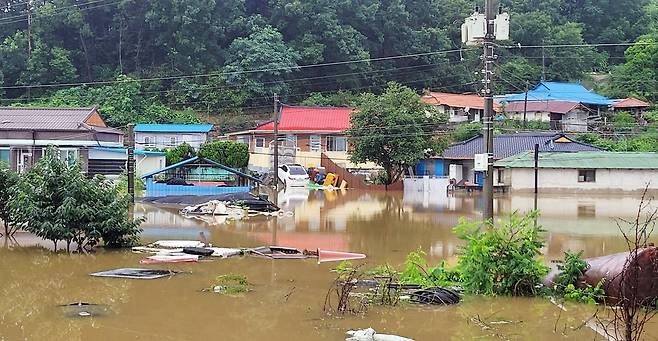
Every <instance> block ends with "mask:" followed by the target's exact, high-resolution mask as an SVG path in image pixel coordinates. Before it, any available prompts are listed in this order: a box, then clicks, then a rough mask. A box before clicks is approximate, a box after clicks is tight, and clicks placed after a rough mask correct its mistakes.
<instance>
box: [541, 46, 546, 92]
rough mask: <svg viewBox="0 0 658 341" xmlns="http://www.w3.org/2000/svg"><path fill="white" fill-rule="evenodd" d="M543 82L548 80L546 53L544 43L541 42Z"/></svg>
mask: <svg viewBox="0 0 658 341" xmlns="http://www.w3.org/2000/svg"><path fill="white" fill-rule="evenodd" d="M541 80H542V82H543V81H545V80H546V53H545V52H544V41H543V40H542V41H541Z"/></svg>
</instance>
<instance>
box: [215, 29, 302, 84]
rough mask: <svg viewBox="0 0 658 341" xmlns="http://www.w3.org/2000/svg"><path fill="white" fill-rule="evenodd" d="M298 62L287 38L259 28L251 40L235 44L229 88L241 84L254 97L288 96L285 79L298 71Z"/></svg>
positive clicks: (229, 65)
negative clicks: (284, 39)
mask: <svg viewBox="0 0 658 341" xmlns="http://www.w3.org/2000/svg"><path fill="white" fill-rule="evenodd" d="M298 59H299V56H298V55H297V53H296V52H295V51H293V50H291V49H290V48H289V47H288V46H287V45H286V44H285V43H284V41H283V35H281V33H280V32H279V31H277V30H276V29H275V28H273V27H271V26H265V27H263V28H256V27H255V28H254V32H253V33H251V34H250V35H249V36H247V37H241V38H237V39H235V40H234V41H233V42H232V43H231V46H229V50H228V59H227V65H226V67H225V68H224V72H226V73H227V74H228V82H229V84H240V85H241V86H242V87H244V88H246V89H247V90H248V91H249V92H250V93H252V94H255V95H259V96H271V95H272V94H273V93H279V94H282V95H286V94H287V93H288V92H289V87H288V84H287V83H285V81H284V79H285V77H286V76H287V75H290V74H291V73H292V72H293V71H295V70H297V60H298ZM256 70H265V71H258V72H255V71H256Z"/></svg>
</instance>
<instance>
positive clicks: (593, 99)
mask: <svg viewBox="0 0 658 341" xmlns="http://www.w3.org/2000/svg"><path fill="white" fill-rule="evenodd" d="M504 100H505V101H507V102H519V101H524V100H525V92H523V93H520V94H514V95H507V96H505V99H504ZM528 100H529V101H568V102H578V103H583V104H590V105H612V104H613V103H614V101H613V100H611V99H609V98H607V97H605V96H601V95H599V94H597V93H594V92H592V91H589V90H587V89H585V87H584V86H582V85H581V84H578V83H558V82H539V84H537V85H535V87H534V88H532V90H530V91H528Z"/></svg>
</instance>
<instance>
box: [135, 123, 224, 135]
mask: <svg viewBox="0 0 658 341" xmlns="http://www.w3.org/2000/svg"><path fill="white" fill-rule="evenodd" d="M212 128H213V125H212V124H145V123H140V124H137V125H135V129H134V131H135V132H139V133H207V132H209V131H210V130H212Z"/></svg>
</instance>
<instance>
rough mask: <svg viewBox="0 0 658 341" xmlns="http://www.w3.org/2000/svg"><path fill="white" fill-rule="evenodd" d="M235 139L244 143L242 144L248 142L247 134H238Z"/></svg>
mask: <svg viewBox="0 0 658 341" xmlns="http://www.w3.org/2000/svg"><path fill="white" fill-rule="evenodd" d="M236 141H238V142H239V143H244V144H246V145H248V144H249V136H238V138H237V139H236Z"/></svg>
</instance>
